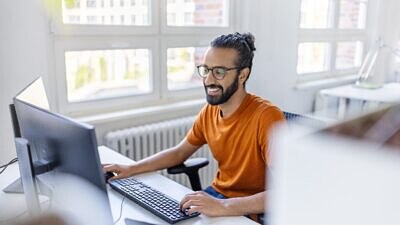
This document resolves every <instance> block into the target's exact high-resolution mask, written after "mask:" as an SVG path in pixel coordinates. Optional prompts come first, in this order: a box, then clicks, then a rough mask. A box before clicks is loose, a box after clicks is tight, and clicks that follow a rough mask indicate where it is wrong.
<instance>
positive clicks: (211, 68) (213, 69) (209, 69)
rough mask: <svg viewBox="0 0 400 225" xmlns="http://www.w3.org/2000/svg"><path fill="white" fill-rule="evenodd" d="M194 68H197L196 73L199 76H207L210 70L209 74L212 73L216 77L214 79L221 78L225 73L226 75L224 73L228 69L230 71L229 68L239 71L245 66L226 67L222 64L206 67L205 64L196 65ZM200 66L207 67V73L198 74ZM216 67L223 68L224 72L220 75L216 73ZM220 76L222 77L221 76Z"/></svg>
mask: <svg viewBox="0 0 400 225" xmlns="http://www.w3.org/2000/svg"><path fill="white" fill-rule="evenodd" d="M196 68H197V75H199V76H200V77H201V78H206V77H207V76H208V74H209V73H210V71H211V74H212V75H213V77H214V78H215V79H216V80H222V79H224V78H225V75H226V73H227V72H228V71H230V70H238V71H240V70H242V69H244V68H246V67H232V68H227V67H224V66H214V67H210V68H209V67H208V66H207V65H198V66H196ZM200 68H206V69H207V71H208V72H207V73H206V74H205V75H204V76H203V75H201V74H200ZM216 69H223V70H224V73H223V74H222V75H216V72H215V71H216ZM221 76H222V77H221Z"/></svg>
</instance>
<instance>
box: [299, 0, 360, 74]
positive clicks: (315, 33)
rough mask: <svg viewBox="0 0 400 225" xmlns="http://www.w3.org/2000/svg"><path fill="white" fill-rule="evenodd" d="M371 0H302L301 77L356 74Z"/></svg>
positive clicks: (300, 23) (300, 31) (300, 34)
mask: <svg viewBox="0 0 400 225" xmlns="http://www.w3.org/2000/svg"><path fill="white" fill-rule="evenodd" d="M367 9H368V0H301V6H300V22H299V29H300V30H299V43H298V52H297V55H298V58H297V73H298V75H299V77H298V80H299V81H300V82H301V81H308V80H313V79H323V78H328V77H337V76H340V75H354V74H356V73H357V71H358V69H359V67H360V66H361V62H362V58H363V56H364V45H365V43H366V41H367V30H366V28H367V24H366V18H367Z"/></svg>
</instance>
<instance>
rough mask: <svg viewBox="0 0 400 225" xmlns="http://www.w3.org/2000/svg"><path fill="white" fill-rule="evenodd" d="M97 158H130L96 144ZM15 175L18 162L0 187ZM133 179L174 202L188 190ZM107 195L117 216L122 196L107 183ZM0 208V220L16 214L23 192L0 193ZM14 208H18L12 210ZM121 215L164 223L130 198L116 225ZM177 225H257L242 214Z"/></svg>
mask: <svg viewBox="0 0 400 225" xmlns="http://www.w3.org/2000/svg"><path fill="white" fill-rule="evenodd" d="M99 153H100V159H101V162H102V163H122V164H129V163H132V162H133V161H132V160H131V159H129V158H127V157H125V156H123V155H121V154H118V153H117V152H115V151H113V150H111V149H109V148H107V147H104V146H100V147H99ZM18 176H19V171H18V165H17V164H14V165H11V166H10V167H9V168H7V170H6V171H5V172H4V173H3V174H1V175H0V189H3V188H4V187H6V186H7V185H8V184H9V183H11V182H12V181H14V180H15V179H16V178H17V177H18ZM136 178H137V179H138V180H140V181H142V182H144V183H146V184H148V185H150V186H152V187H155V188H157V189H158V190H160V191H162V192H164V193H165V194H167V195H169V196H171V197H173V198H175V199H177V200H178V201H179V200H180V199H182V197H183V196H184V195H185V194H187V193H190V192H191V190H190V189H188V188H186V187H185V186H183V185H180V184H178V183H176V182H175V181H173V180H171V179H168V178H166V177H164V176H162V175H160V174H158V173H155V172H152V173H146V174H141V175H138V176H136ZM107 191H108V197H109V201H110V205H111V210H112V214H113V217H114V219H116V218H117V217H118V216H119V212H120V206H121V201H122V196H121V195H120V194H119V193H117V192H115V191H114V190H112V189H111V188H110V187H109V186H107ZM5 205H7V207H1V208H2V210H0V221H2V220H5V219H6V218H12V217H14V216H15V215H17V214H18V213H16V211H19V213H21V209H23V210H24V209H26V206H25V198H24V196H23V195H19V194H6V193H4V192H2V191H1V192H0V206H5ZM16 209H18V210H16ZM23 210H22V211H23ZM124 218H131V219H136V220H141V221H146V222H149V223H155V224H168V223H166V222H164V221H163V220H161V219H160V218H158V217H156V216H154V215H153V214H151V213H150V212H148V211H147V210H145V209H143V208H142V207H140V206H138V205H136V204H135V203H133V202H131V201H130V200H127V199H126V200H125V202H124V204H123V208H122V217H121V220H120V221H119V222H118V223H117V224H119V225H123V224H125V222H124ZM179 224H181V225H186V224H196V225H202V224H215V225H218V224H239V225H240V224H257V223H255V222H254V221H252V220H250V219H248V218H246V217H243V216H237V217H207V216H203V215H200V216H199V217H196V218H193V219H189V220H186V221H182V222H180V223H179Z"/></svg>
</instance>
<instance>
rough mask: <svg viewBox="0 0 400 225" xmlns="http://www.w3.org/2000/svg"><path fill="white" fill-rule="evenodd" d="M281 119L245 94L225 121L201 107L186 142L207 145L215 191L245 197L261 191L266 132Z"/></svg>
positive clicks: (215, 111) (279, 113)
mask: <svg viewBox="0 0 400 225" xmlns="http://www.w3.org/2000/svg"><path fill="white" fill-rule="evenodd" d="M284 118H285V117H284V115H283V113H282V111H281V110H280V109H279V108H278V107H276V106H274V105H272V104H271V103H270V102H269V101H267V100H264V99H262V98H260V97H258V96H255V95H253V94H247V95H246V97H245V98H244V100H243V102H242V103H241V105H240V106H239V108H238V109H237V110H236V111H235V112H234V113H233V114H232V115H230V116H229V117H228V118H223V117H222V116H221V114H220V108H219V106H212V105H209V104H207V105H206V106H204V107H203V109H202V110H201V111H200V113H199V115H198V117H197V118H196V121H195V122H194V124H193V127H192V128H191V130H190V131H189V133H188V134H187V136H186V138H187V140H188V142H189V143H190V144H192V145H196V146H201V145H203V144H208V145H209V147H210V149H211V152H212V154H213V156H214V158H215V159H216V160H217V162H218V170H217V173H216V175H215V177H214V181H213V183H212V187H213V188H215V190H216V191H218V192H219V193H221V194H223V195H224V196H226V197H229V198H231V197H242V196H249V195H253V194H256V193H259V192H262V191H265V174H266V166H267V165H268V162H269V159H268V132H269V131H270V129H271V127H272V125H273V124H275V123H276V122H278V121H282V120H285V119H284Z"/></svg>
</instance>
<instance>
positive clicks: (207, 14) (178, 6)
mask: <svg viewBox="0 0 400 225" xmlns="http://www.w3.org/2000/svg"><path fill="white" fill-rule="evenodd" d="M228 7H229V6H228V0H174V1H171V0H169V1H167V25H168V26H213V27H224V26H225V27H226V26H228V24H229V21H228V12H229V8H228Z"/></svg>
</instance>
